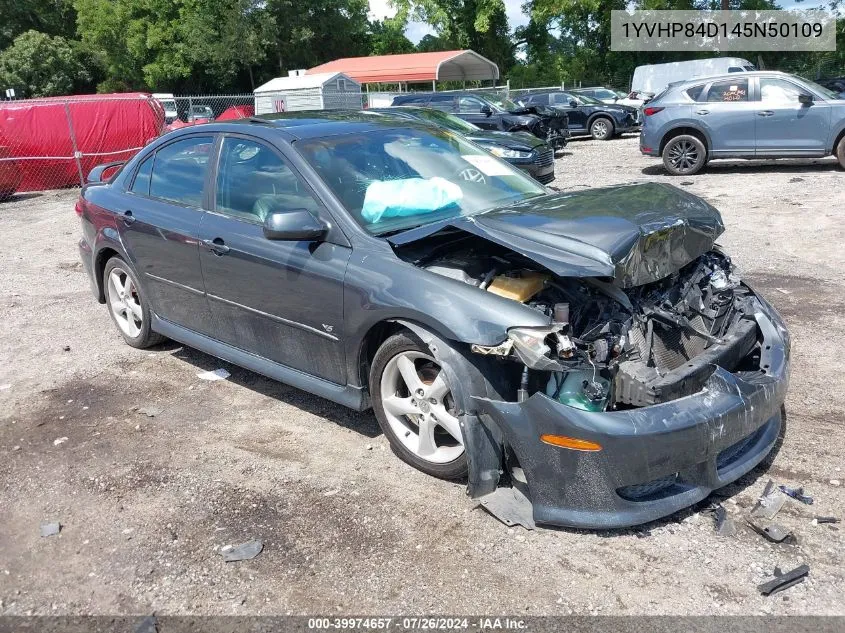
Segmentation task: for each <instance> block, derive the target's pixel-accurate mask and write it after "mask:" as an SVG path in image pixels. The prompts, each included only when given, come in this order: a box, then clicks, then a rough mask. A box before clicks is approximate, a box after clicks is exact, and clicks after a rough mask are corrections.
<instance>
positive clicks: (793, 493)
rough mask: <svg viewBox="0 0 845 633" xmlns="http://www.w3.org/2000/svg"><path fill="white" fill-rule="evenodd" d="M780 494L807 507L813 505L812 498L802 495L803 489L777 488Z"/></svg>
mask: <svg viewBox="0 0 845 633" xmlns="http://www.w3.org/2000/svg"><path fill="white" fill-rule="evenodd" d="M778 488H780V490H781V492H782V493H783V494H785V495H787V496H790V497H792V498H793V499H795V500H796V501H800V502H801V503H806V504H807V505H808V506H811V505H813V498H812V497H811V496H809V495H805V494H804V488H790V487H789V486H783V485H781V486H778Z"/></svg>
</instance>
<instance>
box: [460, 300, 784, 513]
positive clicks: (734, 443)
mask: <svg viewBox="0 0 845 633" xmlns="http://www.w3.org/2000/svg"><path fill="white" fill-rule="evenodd" d="M758 305H759V306H760V311H759V312H757V313H756V315H755V317H756V323H755V322H754V321H751V323H752V324H754V325H755V326H758V327H754V332H755V333H758V332H759V335H760V337H761V339H762V342H761V349H762V350H763V352H762V354H761V357H760V362H759V364H760V369H759V371H740V372H736V373H731V372H729V371H727V370H725V369H723V368H722V367H718V366H716V367H715V368H714V369H713V371H712V373H710V375H709V377H707V379H706V381H705V382H704V383H703V388H701V389H700V390H699V391H698V392H697V393H695V394H693V395H688V396H685V397H682V398H678V399H675V400H671V401H668V402H662V403H660V404H655V405H653V406H647V407H641V408H636V409H628V410H619V411H607V412H598V413H597V412H588V411H581V410H578V409H574V408H572V407H567V406H566V405H563V404H561V403H559V402H556V401H554V400H552V399H551V398H549V397H547V396H546V395H544V394H542V393H535V394H534V395H532V396H531V397H529V398H528V399H527V400H525V401H524V402H521V403H516V402H500V401H493V400H489V399H484V398H477V399H476V402H477V405H478V408H479V411H480V413H481V418H482V421H484V422H485V423H487V424H495V425H496V426H497V427H498V428H499V429H500V430H501V432H502V434H503V435H504V438H505V441H506V442H507V443H508V444H509V446H510V447H511V448H512V450H513V451H514V453H515V454H516V456H517V458H518V460H519V465H520V467H521V468H522V471H523V472H524V476H525V479H526V481H527V488H528V491H530V501H531V505H532V506H533V517H534V521H535V522H536V523H537V524H550V525H561V526H569V527H579V528H619V527H628V526H631V525H637V524H641V523H646V522H648V521H652V520H654V519H658V518H660V517H663V516H666V515H668V514H671V513H673V512H676V511H677V510H680V509H682V508H685V507H688V506H690V505H692V504H694V503H696V502H698V501H700V500H702V499H704V498H705V497H707V495H709V494H710V493H711V492H712V491H713V490H716V489H718V488H721V487H722V486H725V485H727V484H729V483H731V482H732V481H735V480H736V479H738V478H739V477H741V476H742V475H744V474H745V473H747V472H748V471H750V470H751V469H752V468H754V466H756V465H757V464H758V463H759V462H760V461H761V460H762V459H763V458H764V457H765V456H766V455H767V454H768V453H769V452H770V451H771V449H772V447H773V446H774V444H775V442H776V440H777V438H778V435H779V433H780V429H781V423H782V420H781V407H782V405H783V402H784V399H785V397H786V389H787V386H788V375H789V366H788V365H789V341H788V335H787V334H786V330H785V329H783V326H782V324H781V323H780V320H779V317H778V316H777V314H776V313H775V312H774V311H773V310H771V309H770V308H769V307H768V305H767V304H764V303H762V302H761V303H760V304H758ZM739 340H742V341H744V340H746V338H745V335H744V334H743V335H742V336H741V337H740V339H739ZM712 367H713V366H712V365H711V368H712ZM543 435H556V436H568V437H574V438H580V439H583V440H587V441H589V442H594V443H595V444H597V445H599V446H600V447H601V450H591V451H579V450H568V449H561V448H559V447H556V446H552V445H549V444H546V443H544V442H541V441H539V439H538V438H540V437H541V436H543ZM494 494H495V493H494ZM481 501H482V503H483V498H482V499H481ZM520 522H521V521H520Z"/></svg>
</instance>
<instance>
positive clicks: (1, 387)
mask: <svg viewBox="0 0 845 633" xmlns="http://www.w3.org/2000/svg"><path fill="white" fill-rule="evenodd" d="M11 388H12V385H10V384H9V383H7V382H6V383H3V384H2V385H0V391H6V389H11Z"/></svg>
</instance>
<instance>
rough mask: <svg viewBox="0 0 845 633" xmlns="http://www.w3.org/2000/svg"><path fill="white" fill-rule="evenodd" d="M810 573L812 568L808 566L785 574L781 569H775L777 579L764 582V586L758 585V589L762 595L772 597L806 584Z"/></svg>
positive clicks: (800, 566) (801, 566)
mask: <svg viewBox="0 0 845 633" xmlns="http://www.w3.org/2000/svg"><path fill="white" fill-rule="evenodd" d="M809 573H810V567H809V566H808V565H799V566H798V567H796V568H795V569H793V570H792V571H788V572H786V573H785V574H784V573H781V571H780V569H779V568H777V567H775V579H774V580H770V581H769V582H764V583H763V584H762V585H757V589H758V591H759V592H760V593H761V594H762V595H764V596H771V595H773V594H776V593H778V592H780V591H783V590H785V589H789V588H790V587H794V586H795V585H797V584H799V583H802V582H804V579H805V578H806V577H807V574H809Z"/></svg>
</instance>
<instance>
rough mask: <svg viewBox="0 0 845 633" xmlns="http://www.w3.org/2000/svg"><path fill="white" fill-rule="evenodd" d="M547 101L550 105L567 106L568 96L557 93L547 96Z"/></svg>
mask: <svg viewBox="0 0 845 633" xmlns="http://www.w3.org/2000/svg"><path fill="white" fill-rule="evenodd" d="M549 99H550V100H551V102H552V105H565V106H568V105H569V99H570V96H569V95H567V94H563V93H562V92H559V93H557V94H553V95H549Z"/></svg>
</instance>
